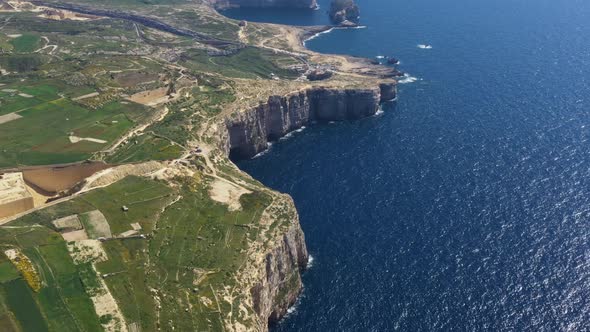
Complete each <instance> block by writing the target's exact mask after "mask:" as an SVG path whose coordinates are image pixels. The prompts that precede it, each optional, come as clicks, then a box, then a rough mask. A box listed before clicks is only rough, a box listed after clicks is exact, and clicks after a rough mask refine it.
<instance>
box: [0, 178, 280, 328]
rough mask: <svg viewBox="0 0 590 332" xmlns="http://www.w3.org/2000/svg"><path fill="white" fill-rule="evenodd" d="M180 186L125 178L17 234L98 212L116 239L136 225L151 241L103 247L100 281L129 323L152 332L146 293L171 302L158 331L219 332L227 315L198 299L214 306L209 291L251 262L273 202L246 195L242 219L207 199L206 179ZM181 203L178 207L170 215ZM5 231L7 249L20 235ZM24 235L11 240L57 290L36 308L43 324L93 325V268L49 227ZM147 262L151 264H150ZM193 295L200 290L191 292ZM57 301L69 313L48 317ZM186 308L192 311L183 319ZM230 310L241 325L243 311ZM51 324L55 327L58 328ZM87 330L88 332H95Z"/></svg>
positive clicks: (28, 220) (32, 220)
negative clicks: (259, 224) (260, 223)
mask: <svg viewBox="0 0 590 332" xmlns="http://www.w3.org/2000/svg"><path fill="white" fill-rule="evenodd" d="M178 181H180V182H178V184H179V185H180V186H181V187H179V188H178V189H176V190H172V189H171V188H170V187H168V186H166V185H164V184H162V183H160V182H158V181H153V180H147V179H144V178H139V177H127V178H125V179H123V180H121V181H119V182H117V183H115V184H113V185H111V186H108V187H106V188H102V189H98V190H95V191H92V192H90V193H87V194H85V195H83V196H82V197H79V198H76V199H73V200H71V201H68V202H64V203H61V204H59V205H56V206H52V207H49V208H46V209H44V210H41V211H37V212H35V213H33V214H30V215H27V216H25V217H22V218H20V219H19V220H17V221H15V222H13V223H11V225H12V226H23V227H25V226H26V225H31V224H42V225H46V226H50V225H51V224H50V222H51V220H53V219H55V218H59V217H63V216H65V215H69V214H72V213H83V212H87V211H91V210H94V209H98V210H100V211H101V212H102V213H103V214H104V215H105V217H106V219H107V220H108V222H109V224H110V227H111V230H112V231H113V234H117V233H121V232H124V231H127V230H130V229H131V226H130V224H131V223H136V222H137V223H139V224H140V225H141V226H142V230H141V232H142V233H144V234H151V236H150V237H149V238H148V239H124V240H111V241H107V242H104V244H103V247H104V249H105V251H106V253H107V255H108V257H109V259H108V260H107V261H104V262H101V263H97V265H96V266H97V269H98V271H99V272H100V273H101V274H113V275H111V276H109V277H108V278H106V279H105V282H106V283H107V285H108V287H109V289H110V291H111V293H112V294H113V296H114V297H115V299H116V300H117V302H118V304H119V307H120V309H121V311H122V312H123V314H124V315H125V318H126V320H127V322H128V323H132V322H137V323H139V324H140V326H141V328H142V330H146V331H149V330H154V329H155V326H156V324H157V321H156V317H157V315H156V308H155V303H154V300H153V297H152V296H151V291H150V289H156V290H157V291H158V292H160V293H165V294H169V296H170V297H169V298H168V297H166V298H165V299H162V302H161V303H160V305H161V306H162V310H160V315H161V317H160V322H168V321H172V322H174V323H173V325H174V326H175V329H176V330H180V331H195V330H219V329H221V328H222V327H221V320H220V319H221V317H222V316H221V315H220V313H219V312H217V310H216V309H215V308H216V307H217V304H215V305H204V304H203V303H202V298H203V297H205V298H207V299H209V300H210V301H212V302H211V303H215V301H216V299H215V295H214V293H213V291H212V290H220V289H223V288H224V287H233V286H234V277H235V276H234V273H236V271H238V270H239V267H240V265H241V264H243V262H244V259H245V251H244V249H246V248H247V246H248V242H249V240H252V239H255V238H256V236H257V228H256V227H252V226H251V223H252V222H253V221H256V220H259V218H260V215H261V213H262V211H263V210H264V209H265V208H266V207H267V206H268V205H269V204H270V202H271V198H270V196H268V195H267V194H266V193H262V192H254V193H252V194H245V195H242V197H241V198H240V203H241V205H242V210H237V211H232V212H230V211H228V209H227V206H226V205H223V204H220V203H217V202H215V201H213V200H211V199H210V198H209V193H208V192H207V190H206V186H204V184H205V183H201V182H199V181H208V180H197V179H194V178H182V179H181V178H179V179H178ZM179 195H181V196H182V198H181V199H180V200H178V201H177V202H176V203H174V204H173V205H170V206H168V205H169V204H170V202H172V201H173V200H174V199H175V198H177V197H178V196H179ZM122 205H126V206H128V207H129V211H127V212H123V211H122V210H121V206H122ZM166 206H168V207H167V208H165V207H166ZM162 211H164V212H162ZM156 225H157V227H156ZM1 230H2V229H1V228H0V241H3V242H4V243H9V242H10V241H9V239H10V238H11V236H14V234H13V233H14V231H9V232H8V233H7V231H4V233H2V231H1ZM21 233H22V234H19V235H17V236H16V238H14V239H13V240H12V241H13V242H16V243H20V244H21V245H22V246H23V247H24V248H25V250H26V251H25V253H27V255H28V256H29V257H31V259H32V260H33V261H34V262H36V263H38V264H39V265H40V266H42V267H43V269H42V271H43V273H42V275H43V277H44V281H45V283H47V284H49V285H51V287H48V288H43V289H42V291H41V292H40V294H39V295H38V299H37V300H38V301H39V303H40V308H41V309H42V311H43V312H44V313H45V315H52V316H51V317H61V318H59V319H57V318H56V319H51V320H50V322H51V324H53V325H55V324H57V323H55V321H56V320H58V321H62V322H69V323H68V324H74V323H72V322H71V321H68V320H67V319H66V318H67V316H66V315H65V314H64V312H61V311H59V310H62V309H63V308H70V310H74V309H75V313H76V315H75V316H74V317H86V316H88V320H89V321H90V322H92V321H93V320H92V314H91V313H90V312H88V311H87V310H88V307H89V306H88V303H87V296H85V295H84V289H86V292H87V291H88V289H92V288H93V287H95V285H96V279H95V278H94V276H93V275H92V272H91V270H88V266H84V265H80V266H75V265H73V263H72V261H71V259H69V258H68V257H67V252H66V250H65V245H64V243H63V241H62V240H60V237H59V236H57V237H55V236H54V235H55V233H53V231H50V230H49V229H48V228H45V227H42V228H39V227H37V228H34V229H30V230H29V231H28V232H26V233H25V232H21ZM2 234H4V236H2ZM52 234H54V235H52ZM148 261H149V262H150V264H149V265H146V263H147V262H148ZM0 267H1V265H0ZM45 267H46V268H45ZM0 271H1V269H0ZM47 271H52V272H53V274H51V273H49V272H47ZM80 280H81V281H80ZM85 283H86V284H85ZM81 285H82V286H81ZM93 285H94V286H93ZM83 286H85V287H83ZM194 288H197V289H199V291H198V292H196V293H195V292H194V291H193V289H194ZM56 289H57V291H55V290H56ZM55 292H57V293H55ZM59 295H61V297H62V298H64V296H66V298H65V300H64V302H63V303H64V306H63V308H62V307H61V306H58V307H56V308H55V309H54V311H49V309H48V308H47V306H46V303H50V302H53V303H59V301H60V297H59ZM236 301H239V297H238V298H236ZM71 303H77V304H76V305H75V308H72V307H70V304H71ZM219 305H220V306H221V307H222V308H223V309H224V310H226V311H227V310H229V309H230V304H228V303H227V302H223V301H222V302H221V303H219ZM189 307H190V308H193V309H192V310H189V312H188V313H187V311H186V308H189ZM60 308H61V309H60ZM234 310H236V312H235V315H236V317H237V315H239V312H238V311H239V309H238V307H237V306H236V307H235V308H234ZM76 322H77V324H82V323H83V322H82V321H76ZM166 324H168V323H166ZM53 325H52V326H50V328H52V329H53V328H57V326H53ZM170 327H171V326H168V327H166V329H170ZM87 330H91V329H90V327H88V328H87Z"/></svg>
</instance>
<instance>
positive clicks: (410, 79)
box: [397, 74, 418, 84]
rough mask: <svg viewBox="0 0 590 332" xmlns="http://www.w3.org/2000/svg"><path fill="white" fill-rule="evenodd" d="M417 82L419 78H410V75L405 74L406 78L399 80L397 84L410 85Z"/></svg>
mask: <svg viewBox="0 0 590 332" xmlns="http://www.w3.org/2000/svg"><path fill="white" fill-rule="evenodd" d="M416 81H418V78H417V77H414V76H410V75H408V74H404V78H402V79H400V80H398V81H397V83H399V84H408V83H414V82H416Z"/></svg>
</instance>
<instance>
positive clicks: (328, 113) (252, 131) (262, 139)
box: [222, 83, 397, 159]
mask: <svg viewBox="0 0 590 332" xmlns="http://www.w3.org/2000/svg"><path fill="white" fill-rule="evenodd" d="M396 91H397V90H396V85H395V83H383V84H381V85H380V86H379V87H378V88H372V89H343V90H337V89H326V88H313V89H310V90H306V91H301V92H298V93H294V94H290V95H288V96H271V97H269V98H268V101H267V102H266V103H263V104H260V105H258V106H257V107H254V108H252V109H250V110H247V111H245V112H240V113H238V114H235V115H234V116H232V117H231V118H228V119H226V123H225V125H226V128H227V132H226V133H224V135H227V137H225V139H223V140H222V142H227V145H226V146H225V147H224V148H225V150H226V151H229V154H230V156H231V157H232V158H238V159H242V158H251V157H253V156H255V155H256V154H257V153H260V152H262V151H264V150H265V149H266V148H267V145H268V142H269V141H273V140H276V139H278V138H280V137H282V136H284V135H286V134H287V133H289V132H291V131H293V130H295V129H298V128H301V127H302V126H305V125H308V124H310V123H312V122H316V121H320V122H321V121H342V120H352V119H360V118H363V117H367V116H371V115H373V114H375V113H376V112H377V110H378V109H379V104H380V103H381V102H383V101H386V100H391V99H394V98H395V95H396Z"/></svg>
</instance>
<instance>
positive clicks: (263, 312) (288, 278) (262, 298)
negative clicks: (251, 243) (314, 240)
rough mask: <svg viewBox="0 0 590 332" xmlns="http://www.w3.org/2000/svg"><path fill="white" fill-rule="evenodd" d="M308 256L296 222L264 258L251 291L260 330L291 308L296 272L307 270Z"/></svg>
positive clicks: (297, 284)
mask: <svg viewBox="0 0 590 332" xmlns="http://www.w3.org/2000/svg"><path fill="white" fill-rule="evenodd" d="M307 260H308V253H307V248H306V247H305V238H304V236H303V231H302V230H301V227H300V225H299V221H298V220H294V221H293V223H292V224H291V227H290V228H289V230H288V231H287V232H286V233H285V234H284V235H283V236H282V238H280V239H279V240H278V241H277V242H276V243H275V246H274V247H273V248H271V249H270V250H269V251H268V252H267V253H266V255H265V256H264V262H262V265H263V269H264V270H263V271H262V273H261V274H260V280H259V282H258V283H256V284H255V285H254V286H253V287H252V288H251V289H250V292H251V294H252V301H253V307H254V311H256V313H257V314H258V316H259V317H260V320H261V322H262V326H261V329H266V328H267V327H268V325H269V324H272V323H273V322H276V321H278V320H279V319H281V318H282V317H283V316H284V315H285V314H286V313H287V309H289V307H290V306H292V305H293V304H294V303H295V301H296V300H297V297H298V296H299V293H300V292H301V289H302V283H301V274H300V272H301V271H302V270H303V269H305V268H306V267H307Z"/></svg>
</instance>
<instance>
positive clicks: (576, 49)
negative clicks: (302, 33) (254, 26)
mask: <svg viewBox="0 0 590 332" xmlns="http://www.w3.org/2000/svg"><path fill="white" fill-rule="evenodd" d="M328 3H329V1H327V0H323V1H320V4H321V6H322V9H320V10H319V11H315V12H309V11H303V12H298V11H286V12H285V11H282V12H281V11H272V10H270V11H264V10H255V11H248V10H232V11H230V12H226V14H227V15H229V16H232V17H241V18H246V19H249V20H256V21H272V22H284V23H288V24H301V25H309V24H324V23H327V18H326V15H325V9H326V8H327V7H328ZM358 4H359V6H360V7H361V11H362V18H361V19H362V24H364V25H366V26H367V28H365V29H355V30H335V31H333V32H331V33H329V34H324V35H321V36H320V37H318V38H316V39H313V40H311V41H309V42H308V43H307V46H308V47H309V48H311V49H313V50H316V51H319V52H325V53H344V54H351V55H358V56H365V57H375V56H378V55H390V56H395V57H396V58H399V59H400V60H401V62H402V63H401V66H400V69H401V70H403V71H405V72H408V73H409V74H410V75H411V76H412V77H414V78H415V79H416V80H415V82H411V83H410V81H413V80H412V79H408V80H406V82H408V83H407V84H402V85H400V89H399V90H400V91H399V98H398V101H397V102H396V103H390V104H386V105H384V106H383V108H384V113H383V114H381V115H379V116H375V117H372V118H368V119H364V120H361V121H355V122H345V123H334V124H326V125H318V126H313V127H311V128H307V129H306V130H304V131H303V132H301V133H296V134H294V135H293V137H292V138H290V139H288V140H282V141H279V142H277V143H275V144H274V145H273V146H272V149H271V150H270V152H269V153H267V154H264V155H263V156H260V157H258V158H255V159H252V160H248V161H242V162H240V163H239V166H240V167H241V168H242V169H243V170H245V171H246V172H248V173H250V174H251V175H252V176H254V177H255V178H257V179H259V180H260V181H262V182H263V183H265V184H267V185H268V186H270V187H272V188H275V189H277V190H279V191H282V192H286V193H289V194H291V195H292V196H293V198H294V199H295V203H296V205H297V208H298V210H299V213H300V216H301V224H302V226H303V229H304V231H305V234H306V239H307V244H308V248H309V251H310V253H311V255H312V256H313V257H314V261H313V264H312V267H311V268H310V269H309V270H308V271H307V272H306V273H305V274H304V283H305V290H304V293H303V295H302V297H301V299H300V301H299V303H298V304H297V306H296V308H295V310H294V311H293V312H292V313H291V314H290V315H289V316H288V317H287V318H286V319H285V320H283V321H282V322H281V323H280V324H278V326H276V327H274V331H391V330H402V331H588V330H590V141H589V139H590V2H588V1H584V0H562V1H554V0H536V1H530V0H495V1H483V0H448V1H439V0H413V1H402V0H358ZM420 44H430V45H432V49H422V48H419V47H418V45H420Z"/></svg>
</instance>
